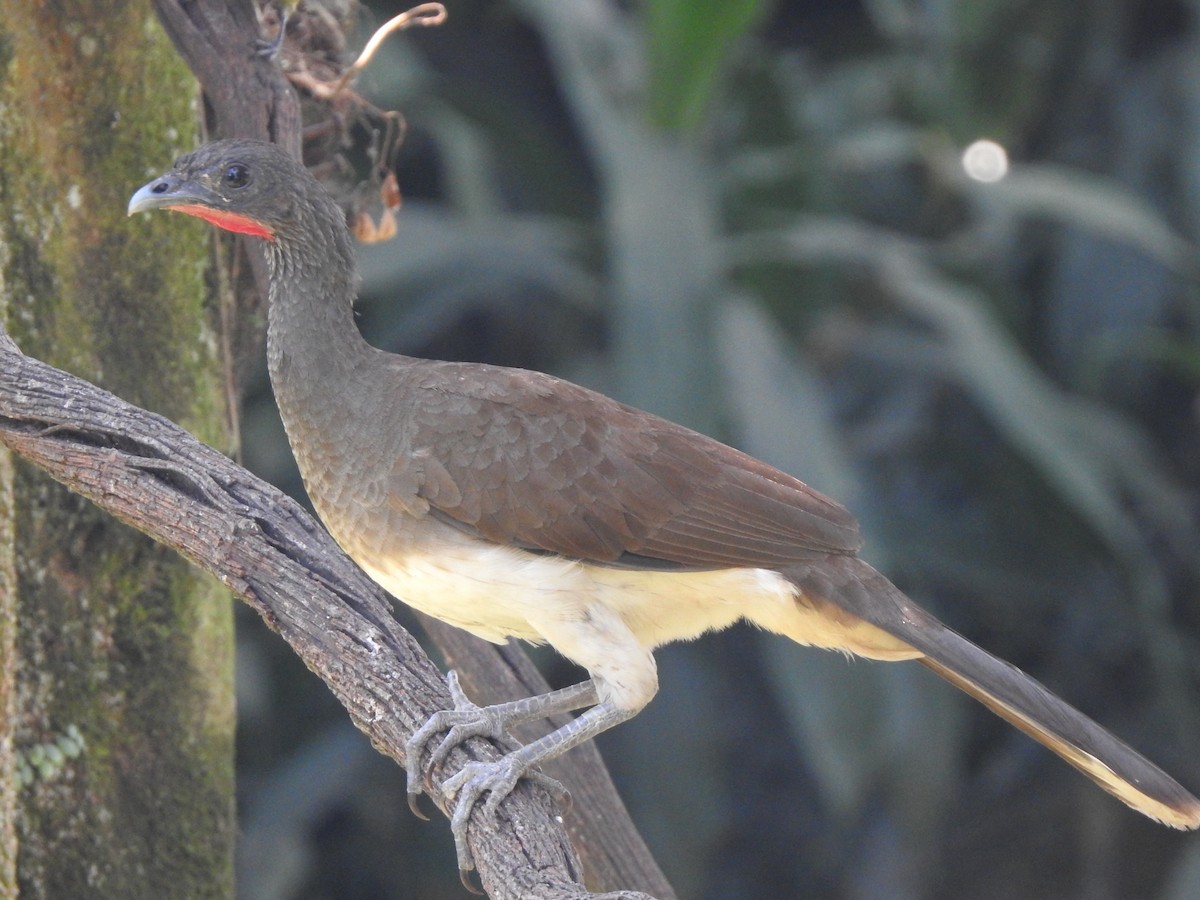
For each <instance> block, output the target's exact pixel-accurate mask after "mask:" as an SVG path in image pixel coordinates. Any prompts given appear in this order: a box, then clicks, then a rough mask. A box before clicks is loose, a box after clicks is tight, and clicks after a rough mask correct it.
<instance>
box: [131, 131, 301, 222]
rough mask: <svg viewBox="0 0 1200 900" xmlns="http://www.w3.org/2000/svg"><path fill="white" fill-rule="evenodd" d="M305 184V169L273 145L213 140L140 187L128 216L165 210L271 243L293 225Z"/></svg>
mask: <svg viewBox="0 0 1200 900" xmlns="http://www.w3.org/2000/svg"><path fill="white" fill-rule="evenodd" d="M310 181H313V179H312V176H311V175H309V174H308V172H307V171H306V170H305V168H304V167H303V166H302V165H301V164H300V163H298V162H296V161H295V160H293V159H292V158H291V157H290V156H288V154H287V153H285V152H284V151H283V150H282V149H281V148H279V147H278V146H276V145H275V144H268V143H264V142H262V141H249V140H229V141H214V142H213V143H210V144H205V145H204V146H202V147H200V148H199V149H198V150H196V151H195V152H193V153H189V154H187V155H186V156H181V157H180V158H179V159H178V160H177V161H176V163H175V167H174V168H173V169H171V171H169V172H167V173H166V174H164V175H161V176H159V177H158V178H155V179H154V180H153V181H151V182H150V183H149V184H147V185H145V186H144V187H142V188H139V189H138V191H137V192H136V193H135V194H134V195H133V196H132V197H131V198H130V200H129V215H131V216H132V215H133V214H134V213H139V212H145V211H147V210H151V209H170V210H174V211H176V212H182V213H187V214H188V215H191V216H197V217H199V218H201V219H204V220H206V221H208V222H211V223H212V224H214V225H216V226H218V227H220V228H224V229H226V230H228V231H236V232H239V233H242V234H251V235H255V236H257V237H261V238H265V239H267V240H271V241H274V240H276V239H277V238H278V237H279V236H280V235H282V234H286V233H287V232H288V231H289V230H290V229H291V228H293V227H295V226H296V224H297V218H298V215H299V210H298V205H297V203H296V202H295V200H296V196H297V193H298V191H299V192H304V189H305V188H307V187H310V185H309V184H308V183H309V182H310ZM312 186H316V184H315V182H313V185H312ZM318 190H319V189H318Z"/></svg>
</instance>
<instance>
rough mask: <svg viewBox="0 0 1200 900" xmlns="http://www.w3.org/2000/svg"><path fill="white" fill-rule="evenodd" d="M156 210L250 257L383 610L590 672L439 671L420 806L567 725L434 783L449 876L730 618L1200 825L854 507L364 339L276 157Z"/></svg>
mask: <svg viewBox="0 0 1200 900" xmlns="http://www.w3.org/2000/svg"><path fill="white" fill-rule="evenodd" d="M159 209H165V210H173V211H176V212H181V213H185V214H188V215H191V216H196V217H199V218H200V219H203V220H206V221H208V222H210V223H211V224H213V225H215V226H217V227H219V228H223V229H226V230H228V231H233V232H238V233H243V234H247V235H250V236H253V237H254V238H257V239H258V240H259V242H260V243H261V246H262V248H263V249H264V251H265V255H266V260H267V269H268V276H269V278H268V283H269V297H268V315H267V361H268V369H269V373H270V377H271V383H272V387H273V390H274V393H275V397H276V399H277V403H278V406H279V411H280V414H281V417H282V419H283V423H284V427H285V430H286V432H287V436H288V440H289V442H290V444H291V448H292V452H293V454H294V456H295V458H296V462H297V464H298V467H299V469H300V473H301V475H302V478H303V481H304V485H305V488H306V490H307V492H308V494H309V497H310V498H311V500H312V503H313V507H314V508H315V510H316V512H317V514H318V516H319V517H320V518H321V520H322V521H323V522H324V524H325V526H326V527H327V529H328V530H329V532H330V533H331V534H332V536H333V537H334V539H335V540H336V541H337V542H338V543H339V544H340V546H341V547H342V548H343V549H344V550H345V552H346V553H347V554H348V555H349V556H350V557H351V558H352V559H353V560H354V561H355V562H357V563H358V565H359V566H360V567H361V568H362V569H363V570H364V571H365V572H366V573H367V574H368V575H369V576H370V577H371V578H372V579H374V581H376V582H377V583H378V584H379V585H381V586H382V587H383V588H384V589H386V590H387V591H388V592H389V593H390V594H392V595H393V596H394V597H395V598H397V599H398V600H400V601H401V602H403V603H406V604H408V605H410V606H412V607H414V608H416V609H418V610H421V611H423V612H425V613H428V614H429V615H432V616H434V617H436V618H439V619H442V620H443V621H446V622H448V623H450V624H452V625H455V626H457V627H459V628H463V629H465V630H467V631H469V632H471V633H472V634H475V635H477V636H479V637H481V638H483V639H485V640H488V641H493V642H504V641H506V640H508V639H510V638H516V639H520V640H524V641H530V642H535V643H540V644H549V645H550V646H551V647H553V648H554V649H555V650H556V651H558V652H559V653H560V654H562V655H563V656H565V657H566V658H568V659H570V660H572V661H573V662H575V663H577V664H578V665H580V666H582V667H583V668H584V669H585V670H586V671H587V673H588V676H589V677H588V678H587V679H586V680H585V681H583V682H581V683H580V684H578V685H574V686H572V687H568V688H563V689H560V690H557V691H553V692H550V693H548V694H543V695H538V696H535V697H530V698H524V699H520V700H516V701H512V702H509V703H503V704H499V705H495V706H490V707H478V706H475V705H474V704H473V703H472V702H471V701H470V700H469V698H467V697H466V696H465V694H464V692H463V691H462V689H461V688H460V687H459V686H458V683H457V679H456V678H455V677H454V673H453V672H451V673H450V676H449V685H450V691H451V695H452V697H453V698H454V708H453V709H447V710H443V711H441V712H439V713H437V714H435V715H434V716H433V717H432V718H431V719H430V720H429V721H428V722H427V723H425V725H423V726H422V727H421V728H420V729H418V731H417V732H416V734H415V735H414V736H413V738H412V739H411V740H410V741H409V742H408V745H407V746H406V765H407V769H408V779H409V781H408V790H409V797H410V804H411V805H413V806H414V809H415V808H416V804H415V800H416V798H417V797H418V796H419V794H420V793H421V792H422V790H423V786H422V765H421V760H422V759H423V757H425V756H428V757H429V758H430V762H429V764H428V765H429V766H432V765H433V764H435V763H438V762H441V761H444V759H445V758H446V755H447V754H448V753H449V751H450V750H451V749H452V748H453V747H454V746H456V745H457V744H458V743H460V742H461V741H462V740H465V739H466V738H467V737H470V736H474V735H490V736H499V735H501V734H503V733H504V731H505V730H506V729H507V728H508V727H509V726H511V725H514V724H518V723H520V722H525V721H531V720H535V719H539V718H542V717H546V716H550V715H554V714H559V713H564V712H570V711H579V710H582V712H580V713H579V715H578V716H576V717H575V718H573V719H571V720H570V721H569V722H568V723H567V724H566V725H563V726H562V727H560V728H558V729H557V730H554V731H552V732H550V733H549V734H548V735H546V736H544V737H542V738H540V739H538V740H535V741H533V742H531V743H528V744H525V745H523V746H520V747H519V748H518V749H515V750H512V751H511V752H508V753H507V754H505V755H504V756H502V757H501V758H500V759H499V760H494V761H475V762H470V763H467V764H466V766H465V767H464V768H463V769H461V770H460V771H458V772H457V773H455V774H453V775H451V776H450V777H449V778H448V779H447V780H446V781H445V782H444V783H443V785H442V787H443V791H444V792H445V794H446V796H448V797H450V798H451V799H452V802H453V810H452V815H451V827H452V831H453V833H454V837H455V842H456V846H457V849H458V853H459V864H460V868H462V869H463V871H464V872H465V871H466V870H468V869H469V868H470V867H471V864H472V861H471V858H470V851H469V848H468V847H467V843H466V829H467V824H468V822H469V820H470V818H471V816H472V815H473V814H474V812H475V810H476V806H477V805H479V803H480V801H481V800H482V801H483V802H482V809H483V811H484V812H485V813H488V814H494V813H495V811H496V809H497V808H498V806H499V804H500V802H501V801H502V800H503V798H504V797H505V796H506V795H507V794H508V793H509V792H511V791H512V789H513V787H514V786H515V785H516V784H517V782H518V781H519V780H520V779H521V778H522V777H532V778H537V779H539V780H542V781H543V782H545V783H549V780H548V779H545V777H544V776H541V775H540V773H539V772H538V770H537V766H538V765H539V764H540V763H542V762H545V761H546V760H548V759H551V758H554V757H556V756H558V755H560V754H561V753H564V752H566V751H567V750H569V749H570V748H572V747H575V746H577V745H579V744H581V743H583V742H585V741H587V740H590V739H591V738H593V737H595V736H596V735H598V734H600V733H601V732H603V731H605V730H607V729H609V728H612V727H613V726H615V725H618V724H619V723H621V722H624V721H626V720H628V719H629V718H631V717H632V716H634V715H636V714H637V713H638V712H640V711H641V710H642V709H643V708H644V707H645V706H646V704H647V703H649V702H650V700H651V698H653V697H654V695H655V693H656V692H657V690H658V675H657V669H656V665H655V660H654V650H655V649H656V648H657V647H659V646H661V645H663V644H666V643H669V642H673V641H680V640H689V639H692V638H696V637H698V636H700V635H701V634H703V633H705V632H709V631H714V630H718V629H722V628H725V627H727V626H730V625H732V624H734V623H735V622H738V621H746V622H749V623H752V624H753V625H757V626H759V627H760V628H763V629H765V630H767V631H771V632H775V633H778V634H780V635H783V636H785V637H788V638H791V639H792V640H793V641H795V642H797V643H799V644H804V645H810V646H814V647H819V648H825V649H830V650H837V651H842V652H844V653H846V654H849V655H852V656H861V657H867V658H870V659H874V660H884V661H901V660H917V661H918V662H920V663H922V664H923V665H925V666H927V667H928V668H929V669H931V670H933V671H934V672H935V673H937V674H938V675H940V676H941V677H943V678H944V679H946V680H947V681H949V682H950V683H951V684H953V685H954V686H956V687H958V688H960V689H962V690H963V691H965V692H966V693H967V694H969V695H970V696H972V697H974V698H975V699H976V700H979V701H980V702H982V703H983V704H984V705H985V706H987V707H988V708H989V709H990V710H992V711H993V712H995V713H996V714H998V715H999V716H1001V717H1002V718H1004V719H1006V720H1007V721H1008V722H1010V723H1011V724H1013V725H1014V726H1016V727H1017V728H1019V729H1020V730H1021V731H1023V732H1025V733H1026V734H1027V735H1029V736H1030V737H1032V738H1033V739H1035V740H1036V741H1039V742H1040V743H1042V744H1044V745H1045V746H1046V747H1048V748H1049V749H1050V750H1052V751H1054V752H1055V753H1057V754H1058V755H1059V756H1061V757H1062V758H1063V759H1065V760H1066V761H1067V762H1068V763H1070V764H1071V765H1072V766H1074V767H1075V768H1076V769H1078V770H1079V771H1080V772H1082V773H1083V774H1084V775H1086V776H1088V777H1089V778H1091V779H1092V780H1093V781H1094V782H1095V783H1096V784H1098V785H1099V786H1100V787H1101V788H1103V789H1104V790H1105V791H1107V792H1109V793H1110V794H1112V795H1113V796H1115V797H1116V798H1118V799H1119V800H1121V801H1123V802H1124V803H1126V804H1127V805H1128V806H1130V807H1132V808H1133V809H1135V810H1137V811H1138V812H1141V813H1143V814H1145V815H1146V816H1148V817H1150V818H1151V819H1154V820H1156V821H1158V822H1161V823H1163V824H1165V825H1168V826H1171V827H1173V828H1177V829H1195V828H1197V827H1198V826H1200V800H1197V798H1196V797H1195V796H1193V795H1192V794H1191V793H1190V792H1189V791H1188V790H1187V789H1185V788H1184V787H1183V786H1182V785H1180V784H1179V783H1178V782H1177V781H1175V780H1174V779H1173V778H1171V777H1170V776H1169V775H1167V774H1166V773H1165V772H1164V771H1162V770H1161V769H1160V768H1158V767H1157V766H1155V765H1154V764H1153V763H1151V762H1150V761H1149V760H1147V759H1146V758H1145V757H1143V756H1141V755H1140V754H1139V753H1137V752H1136V751H1134V750H1133V749H1132V748H1130V747H1129V746H1128V745H1127V744H1125V743H1124V742H1122V741H1121V740H1120V739H1119V738H1117V737H1115V736H1114V735H1112V734H1111V733H1110V732H1108V731H1106V730H1105V729H1104V728H1103V727H1101V726H1100V725H1098V724H1097V723H1095V722H1094V721H1092V720H1091V719H1089V718H1088V717H1086V716H1085V715H1083V714H1082V713H1080V712H1079V711H1077V710H1076V709H1075V708H1073V707H1071V706H1070V705H1068V704H1067V703H1066V702H1065V701H1063V700H1061V699H1060V698H1058V697H1057V696H1055V695H1054V694H1053V693H1051V692H1050V691H1049V690H1047V689H1046V688H1045V687H1043V686H1042V685H1041V684H1039V683H1038V682H1037V681H1035V680H1034V679H1033V678H1031V677H1030V676H1028V675H1026V674H1025V673H1024V672H1022V671H1021V670H1019V669H1018V668H1016V667H1015V666H1013V665H1011V664H1009V663H1007V662H1005V661H1003V660H1001V659H999V658H998V657H995V656H993V655H991V654H990V653H988V652H987V651H985V650H983V649H982V648H980V647H978V646H977V645H975V644H974V643H972V642H971V641H969V640H967V639H966V638H965V637H962V636H961V635H959V634H958V633H957V632H955V631H953V630H952V629H950V628H948V627H947V626H946V625H944V624H942V622H940V621H939V620H938V619H936V618H935V617H934V616H933V615H931V614H930V613H929V612H927V611H926V610H924V609H923V608H921V607H920V606H918V605H917V604H916V603H915V602H913V601H912V600H911V599H909V598H908V597H907V596H906V595H905V594H904V593H902V592H901V591H900V590H899V589H898V588H897V587H895V586H894V585H893V584H892V583H891V582H890V581H889V580H888V579H887V578H886V577H885V576H884V575H882V574H881V573H879V572H878V571H876V570H875V569H874V568H872V567H871V566H870V565H869V564H868V563H867V562H865V561H864V560H863V559H862V558H861V557H860V556H859V551H860V550H861V549H862V544H863V541H862V537H861V534H860V531H859V528H858V524H857V523H856V521H855V519H854V518H853V516H852V515H851V514H850V513H849V512H848V511H847V510H846V509H845V508H844V507H842V506H841V505H840V504H839V503H837V502H836V501H834V500H832V499H830V498H828V497H826V496H824V495H822V494H821V493H819V492H817V491H816V490H813V489H812V488H810V487H808V486H807V485H805V484H804V483H803V482H801V481H799V480H798V479H796V478H794V477H793V476H791V475H789V474H786V473H784V472H782V471H780V470H778V469H776V468H773V467H772V466H770V465H768V464H766V463H764V462H761V461H759V460H757V459H755V458H753V457H751V456H749V455H747V454H745V453H742V452H741V451H739V450H736V449H734V448H732V447H730V446H727V445H725V444H723V443H720V442H719V441H717V440H715V439H713V438H711V437H707V436H705V435H702V434H700V433H698V432H695V431H692V430H690V429H688V428H685V427H683V426H681V425H678V424H675V423H672V422H670V421H667V420H665V419H663V418H660V417H658V416H655V415H652V414H650V413H648V412H643V411H641V410H638V409H634V408H632V407H630V406H627V405H624V404H622V403H620V402H618V401H616V400H614V399H611V398H609V397H607V396H604V395H603V394H600V393H597V392H594V391H592V390H589V389H587V388H584V387H581V386H579V385H576V384H573V383H571V382H568V381H565V380H562V379H559V378H556V377H553V376H551V375H547V374H543V373H539V372H534V371H528V370H524V369H515V368H507V367H500V366H491V365H483V364H476V363H464V362H444V361H436V360H426V359H419V358H413V357H407V356H402V355H398V354H393V353H389V352H385V351H383V350H380V349H377V348H375V347H373V346H371V345H370V344H369V343H368V342H367V341H366V339H365V338H364V337H363V336H362V334H361V333H360V332H359V330H358V327H357V324H356V323H355V320H354V311H353V308H354V302H355V299H356V290H357V270H356V257H355V250H354V245H353V242H352V238H351V235H350V233H349V231H348V230H347V227H346V218H345V215H344V213H343V212H342V210H341V209H340V207H339V206H338V204H337V202H336V201H335V200H334V199H333V198H332V197H331V195H330V194H329V193H328V192H326V190H325V189H324V188H323V187H322V186H321V184H320V183H319V182H318V181H317V180H316V179H315V178H314V177H313V176H312V175H311V174H310V173H309V172H308V171H307V170H306V169H305V167H304V166H303V165H302V164H301V163H300V162H299V161H297V160H295V159H293V158H292V157H291V156H289V155H288V154H287V153H286V152H285V151H284V150H282V149H281V148H280V147H278V146H276V145H273V144H270V143H264V142H259V141H250V140H221V141H214V142H212V143H208V144H204V145H202V146H200V147H199V148H198V149H196V150H195V151H193V152H191V153H188V154H186V155H184V156H182V157H180V158H179V159H178V160H177V161H176V162H175V164H174V167H173V168H171V169H170V170H169V171H167V172H165V173H164V174H163V175H161V176H159V177H157V178H155V179H153V180H152V181H150V182H149V183H148V184H146V185H145V186H143V187H141V188H140V189H138V190H137V191H136V192H135V193H134V194H133V196H132V198H131V199H130V201H129V207H128V212H129V214H130V215H133V214H135V213H140V212H145V211H149V210H159ZM443 733H445V736H444V737H443V738H442V739H441V740H440V741H437V737H438V735H441V734H443ZM426 768H427V767H426ZM485 796H486V800H484V799H483V798H484V797H485Z"/></svg>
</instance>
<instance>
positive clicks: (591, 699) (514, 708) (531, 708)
mask: <svg viewBox="0 0 1200 900" xmlns="http://www.w3.org/2000/svg"><path fill="white" fill-rule="evenodd" d="M446 682H447V686H448V688H449V690H450V696H451V697H452V698H453V700H454V708H453V709H445V710H442V711H440V712H437V713H434V714H433V715H432V716H430V717H429V721H427V722H426V723H425V724H424V725H422V726H421V727H420V728H419V729H417V732H416V733H415V734H414V735H413V736H412V737H411V738H410V739H409V741H408V743H407V745H406V746H405V757H406V758H405V767H406V769H407V772H408V806H409V809H411V810H412V811H413V814H414V815H416V816H418V817H419V818H422V819H424V818H426V817H425V815H424V814H423V813H422V812H421V809H420V806H419V800H420V796H421V794H422V793H424V790H425V786H424V772H423V771H422V766H421V761H422V759H423V758H424V756H425V754H426V753H427V752H429V757H430V763H429V769H436V768H438V767H439V766H441V765H442V764H443V763H444V762H445V761H446V758H447V756H449V754H450V751H451V750H453V749H454V748H455V747H457V746H458V745H460V744H461V743H463V742H464V741H466V740H468V739H470V738H473V737H486V738H491V739H492V740H494V741H498V742H500V741H505V740H506V739H507V736H506V729H507V728H508V727H509V726H510V725H513V724H519V723H521V722H528V721H533V720H534V719H540V718H544V717H545V716H547V715H553V714H555V713H558V712H566V711H570V710H573V709H579V708H580V707H582V706H585V705H589V704H594V703H595V702H596V692H595V686H594V685H593V684H592V683H591V682H584V683H582V684H579V685H575V686H573V687H570V688H562V689H560V690H558V691H553V692H551V693H549V694H543V695H539V696H537V697H532V698H528V699H525V700H517V701H513V702H510V703H501V704H499V705H496V706H486V707H480V706H476V705H475V704H474V703H472V702H471V700H470V698H468V697H467V695H466V694H465V693H464V692H463V690H462V687H461V685H460V684H459V681H458V675H457V674H456V673H455V672H453V671H451V672H450V673H449V674H448V675H447V679H446ZM627 717H628V715H627V714H625V713H623V712H615V713H614V712H613V711H612V710H610V709H608V708H607V707H604V706H603V705H602V706H600V707H594V708H593V709H592V710H589V711H588V712H587V713H584V714H583V715H582V716H580V717H579V718H578V719H575V720H573V721H572V722H571V724H569V725H565V726H563V727H562V728H560V729H559V730H558V731H556V732H552V733H551V734H549V735H547V736H545V737H543V738H541V739H540V740H538V741H535V742H534V743H532V744H529V745H526V746H524V747H521V748H519V749H516V750H513V751H512V752H510V753H508V754H507V755H506V756H503V757H501V758H500V759H498V760H495V761H492V762H469V763H467V764H466V765H465V766H464V767H463V768H462V769H460V770H459V771H458V772H455V773H454V774H453V775H451V776H450V777H449V778H447V779H446V780H445V781H443V782H442V793H443V794H444V795H445V796H446V797H448V798H453V807H454V808H453V809H452V810H451V814H450V830H451V832H452V833H453V835H454V849H455V852H456V853H457V855H458V866H459V869H460V871H461V872H462V873H463V884H464V885H465V886H466V887H467V889H468V890H470V891H472V892H473V893H478V891H477V890H476V889H475V887H474V886H473V885H471V884H470V883H469V882H468V881H467V878H466V873H468V872H470V871H471V870H472V869H473V868H475V861H474V857H473V855H472V853H471V849H470V847H469V846H468V845H467V826H468V824H469V823H470V820H471V816H472V815H473V814H474V812H475V807H476V805H477V804H478V803H479V800H480V799H481V798H482V797H483V795H484V794H487V795H488V796H487V799H486V800H485V801H484V804H483V812H484V813H485V814H487V815H490V816H495V815H496V812H497V810H498V809H499V807H500V804H501V803H502V802H504V798H505V797H507V796H508V795H509V794H511V793H512V792H513V790H514V789H515V788H516V786H517V782H519V781H520V780H521V779H522V778H528V779H529V780H530V781H533V782H535V783H537V784H538V785H540V786H541V787H542V788H544V789H545V790H546V791H547V792H549V793H550V794H551V795H552V796H554V797H555V798H556V799H557V800H558V801H559V803H560V804H561V805H562V806H563V807H564V814H565V813H566V812H569V811H570V808H571V795H570V793H569V792H568V791H567V789H566V788H565V787H563V785H562V784H561V783H560V782H558V781H556V780H555V779H553V778H550V777H549V776H548V775H545V774H543V773H542V772H540V771H538V769H537V768H536V766H537V765H538V764H539V763H540V762H542V761H543V760H546V759H550V758H553V757H554V756H557V755H559V754H560V753H562V752H564V751H565V750H567V749H569V748H570V747H573V746H575V745H576V744H578V743H580V742H582V741H583V740H586V739H587V738H589V737H591V736H592V734H594V733H598V732H599V731H602V730H604V728H607V727H609V726H610V724H612V723H613V722H615V721H622V720H623V719H624V718H627ZM443 733H444V734H445V736H444V737H443V738H442V739H441V740H440V741H439V742H438V743H437V746H436V747H434V748H433V750H432V751H431V752H430V751H429V747H430V744H431V743H432V742H433V740H434V738H435V737H436V736H437V735H439V734H443Z"/></svg>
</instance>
